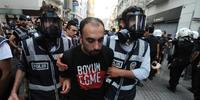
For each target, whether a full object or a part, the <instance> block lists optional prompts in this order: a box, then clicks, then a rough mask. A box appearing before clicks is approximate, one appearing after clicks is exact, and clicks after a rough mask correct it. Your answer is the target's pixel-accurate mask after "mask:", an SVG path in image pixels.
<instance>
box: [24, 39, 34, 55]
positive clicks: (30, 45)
mask: <svg viewBox="0 0 200 100" xmlns="http://www.w3.org/2000/svg"><path fill="white" fill-rule="evenodd" d="M26 43H27V46H28V51H29V54H30V55H35V47H34V45H33V39H32V38H29V39H27V40H26Z"/></svg>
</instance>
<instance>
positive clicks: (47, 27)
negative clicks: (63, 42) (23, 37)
mask: <svg viewBox="0 0 200 100" xmlns="http://www.w3.org/2000/svg"><path fill="white" fill-rule="evenodd" d="M61 25H62V24H61V20H60V19H59V18H58V17H43V18H41V34H43V36H45V37H46V38H50V39H56V38H60V37H61V32H62V26H61Z"/></svg>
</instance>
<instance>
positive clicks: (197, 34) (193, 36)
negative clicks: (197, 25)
mask: <svg viewBox="0 0 200 100" xmlns="http://www.w3.org/2000/svg"><path fill="white" fill-rule="evenodd" d="M199 35H200V34H199V32H197V31H192V38H193V39H198V38H199Z"/></svg>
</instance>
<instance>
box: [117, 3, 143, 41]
mask: <svg viewBox="0 0 200 100" xmlns="http://www.w3.org/2000/svg"><path fill="white" fill-rule="evenodd" d="M145 18H146V16H145V15H144V11H143V10H142V8H140V7H137V6H131V7H129V8H127V9H125V10H124V12H123V13H122V20H123V21H124V23H125V29H127V30H128V32H127V33H126V34H127V35H125V34H124V35H121V36H125V37H123V38H126V40H136V39H138V38H139V37H140V35H141V34H142V33H143V32H144V26H145ZM120 38H121V37H120V36H119V39H120Z"/></svg>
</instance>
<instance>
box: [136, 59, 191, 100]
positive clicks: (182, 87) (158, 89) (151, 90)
mask: <svg viewBox="0 0 200 100" xmlns="http://www.w3.org/2000/svg"><path fill="white" fill-rule="evenodd" d="M166 63H167V61H165V60H164V61H163V63H162V66H161V71H160V74H157V75H156V76H155V77H154V79H153V80H146V81H142V83H143V85H144V86H143V87H137V94H136V98H135V100H193V94H192V93H191V92H190V91H188V89H187V88H189V87H191V80H184V78H180V80H179V85H178V86H177V88H176V92H175V93H173V92H171V91H169V90H168V89H167V88H166V87H167V86H168V80H169V70H168V69H167V65H166Z"/></svg>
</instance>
